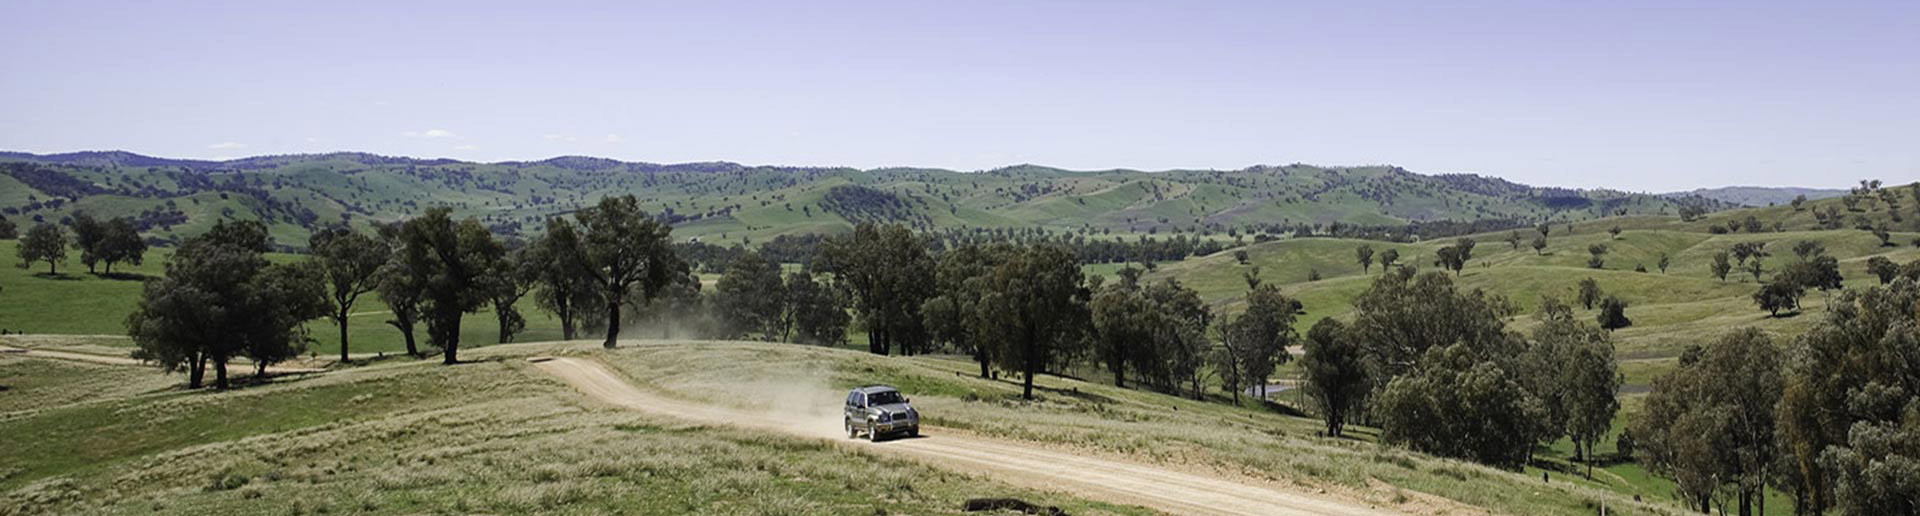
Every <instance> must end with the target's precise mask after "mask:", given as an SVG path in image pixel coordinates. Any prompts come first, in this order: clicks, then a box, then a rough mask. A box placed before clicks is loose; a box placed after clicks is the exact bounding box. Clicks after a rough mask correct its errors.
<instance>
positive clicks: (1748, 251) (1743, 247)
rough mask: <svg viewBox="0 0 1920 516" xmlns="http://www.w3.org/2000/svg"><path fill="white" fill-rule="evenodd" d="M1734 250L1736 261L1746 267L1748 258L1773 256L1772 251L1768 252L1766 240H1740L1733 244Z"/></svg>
mask: <svg viewBox="0 0 1920 516" xmlns="http://www.w3.org/2000/svg"><path fill="white" fill-rule="evenodd" d="M1732 251H1733V258H1734V261H1735V262H1736V263H1738V264H1739V265H1740V266H1741V267H1746V265H1747V260H1753V259H1760V258H1766V257H1768V256H1771V253H1768V252H1767V243H1766V242H1740V243H1737V244H1733V248H1732Z"/></svg>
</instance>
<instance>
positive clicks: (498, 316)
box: [493, 306, 513, 344]
mask: <svg viewBox="0 0 1920 516" xmlns="http://www.w3.org/2000/svg"><path fill="white" fill-rule="evenodd" d="M493 319H494V321H495V322H497V323H498V325H499V328H498V330H497V331H499V332H500V344H506V343H508V342H512V341H513V334H511V333H507V314H506V312H503V311H500V310H499V308H498V307H497V306H496V307H495V309H494V311H493Z"/></svg>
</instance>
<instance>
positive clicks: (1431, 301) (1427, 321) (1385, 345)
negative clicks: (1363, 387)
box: [1350, 269, 1520, 386]
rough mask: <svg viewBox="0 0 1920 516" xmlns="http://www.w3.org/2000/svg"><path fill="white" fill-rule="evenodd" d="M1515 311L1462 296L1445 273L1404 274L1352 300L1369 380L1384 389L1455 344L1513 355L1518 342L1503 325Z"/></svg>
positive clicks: (1496, 300) (1481, 296) (1491, 299)
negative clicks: (1426, 358)
mask: <svg viewBox="0 0 1920 516" xmlns="http://www.w3.org/2000/svg"><path fill="white" fill-rule="evenodd" d="M1511 312H1512V307H1511V306H1509V305H1508V304H1507V303H1506V301H1505V299H1503V298H1500V297H1498V296H1493V295H1490V294H1487V293H1485V292H1481V291H1477V290H1476V291H1472V292H1461V291H1460V290H1458V289H1457V288H1455V286H1454V284H1453V280H1452V278H1448V277H1446V275H1445V274H1442V273H1438V272H1432V273H1426V274H1415V273H1414V272H1413V271H1412V270H1411V269H1400V270H1396V271H1394V273H1393V274H1385V275H1382V276H1380V277H1378V278H1377V279H1375V280H1374V282H1373V285H1372V286H1371V287H1369V288H1368V289H1367V291H1366V292H1363V293H1361V294H1360V296H1359V297H1358V298H1356V299H1355V300H1354V312H1353V314H1354V315H1353V322H1352V323H1351V325H1350V330H1351V331H1352V332H1353V338H1354V340H1355V342H1359V343H1361V346H1363V347H1364V348H1365V349H1366V353H1365V354H1364V356H1365V357H1366V358H1367V362H1368V365H1367V377H1368V378H1369V380H1370V381H1372V382H1374V384H1375V385H1376V386H1380V385H1384V384H1385V383H1386V382H1388V381H1390V380H1392V379H1393V378H1395V377H1397V376H1401V375H1403V374H1406V373H1407V372H1409V371H1412V370H1414V369H1415V368H1416V366H1418V365H1419V364H1420V363H1421V359H1422V357H1424V356H1425V355H1426V354H1427V352H1428V351H1429V350H1433V349H1438V348H1441V347H1445V346H1449V345H1453V344H1456V343H1467V344H1468V345H1469V347H1470V348H1473V352H1474V354H1475V355H1481V351H1485V352H1486V353H1485V354H1484V356H1488V357H1492V356H1509V357H1510V356H1513V355H1514V354H1515V353H1514V352H1515V351H1517V350H1518V349H1519V347H1520V344H1519V339H1518V338H1517V336H1514V335H1511V334H1509V333H1507V332H1506V329H1505V324H1504V323H1502V322H1501V321H1502V318H1504V317H1506V316H1507V315H1510V314H1511Z"/></svg>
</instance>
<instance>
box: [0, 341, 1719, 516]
mask: <svg viewBox="0 0 1920 516" xmlns="http://www.w3.org/2000/svg"><path fill="white" fill-rule="evenodd" d="M596 347H597V346H594V345H593V343H576V344H571V345H568V344H534V345H512V346H497V347H491V348H487V349H485V350H479V351H476V352H475V353H474V354H473V355H472V357H473V358H474V359H475V360H477V361H478V362H476V363H471V364H467V365H462V366H456V367H442V366H437V365H430V364H427V363H421V362H412V361H406V360H402V361H389V362H383V363H380V364H376V365H371V366H365V367H359V368H353V369H346V370H339V371H334V372H329V373H326V374H322V375H312V376H307V377H304V378H283V379H280V380H278V381H276V382H274V383H271V384H267V385H261V386H254V387H248V388H244V389H238V390H235V391H230V392H221V393H207V392H179V391H174V390H171V389H169V388H168V387H167V386H168V385H169V384H170V382H164V381H156V380H155V379H157V378H159V377H158V376H157V375H154V374H152V373H151V371H147V370H143V369H135V368H129V367H125V366H104V365H86V364H71V363H64V362H48V361H44V360H38V359H28V358H14V357H7V356H0V385H8V386H9V389H10V391H9V392H10V393H12V392H20V393H23V394H27V395H28V396H27V397H23V398H11V397H10V398H9V399H8V400H7V401H6V403H8V404H7V405H4V406H0V432H6V433H7V434H8V435H34V436H36V437H35V438H34V439H32V440H30V442H28V443H25V445H24V446H14V447H7V448H4V449H0V464H6V465H7V468H5V469H4V471H0V513H6V514H43V513H71V512H84V513H89V514H131V513H160V514H186V513H204V512H208V511H214V512H261V511H266V512H268V513H272V514H325V513H366V514H421V513H568V514H574V513H616V512H617V513H627V514H680V513H687V512H703V513H727V514H853V513H859V514H867V513H876V511H879V512H886V513H889V514H948V513H954V512H957V509H958V506H959V502H960V501H961V500H963V499H965V498H968V497H980V496H1013V497H1019V498H1024V499H1027V500H1030V501H1035V502H1040V503H1045V504H1052V505H1060V506H1062V507H1064V508H1066V509H1067V510H1068V511H1070V512H1071V513H1072V514H1115V513H1117V514H1132V513H1139V512H1141V511H1139V510H1137V509H1131V508H1127V507H1117V506H1111V505H1107V504H1101V503H1093V502H1087V501H1083V500H1076V499H1073V498H1071V497H1069V496H1065V495H1061V494H1055V493H1044V492H1038V491H1034V490H1032V489H1029V488H1024V487H1020V486H1009V485H1004V484H998V483H995V482H993V481H990V480H987V479H983V478H981V477H976V476H970V475H964V474H955V473H950V472H944V471H940V470H935V469H930V468H928V467H926V466H922V465H919V464H916V463H912V462H907V461H903V460H900V459H891V458H886V457H880V456H875V455H872V454H869V453H867V452H862V451H860V450H857V449H852V448H848V447H842V446H837V445H835V444H834V443H833V442H832V441H815V440H809V439H805V438H798V437H782V436H775V435H766V434H764V433H756V432H749V431H743V430H735V429H729V428H724V427H714V426H705V425H701V426H689V425H685V424H681V423H676V422H674V421H672V420H670V419H662V418H658V417H653V416H648V415H645V414H642V413H636V412H631V411H625V410H620V409H615V408H611V407H607V406H604V405H599V404H597V403H594V402H592V401H590V400H588V399H586V398H584V397H582V396H580V395H578V394H576V393H574V392H572V391H571V390H569V389H568V388H566V387H564V386H562V385H560V384H559V383H558V382H556V381H554V380H552V379H551V378H549V377H545V376H543V375H541V374H540V373H538V372H535V371H532V370H531V368H529V367H528V365H527V364H526V363H525V361H524V360H521V358H522V357H526V356H529V355H533V354H549V353H560V354H566V355H573V356H577V357H583V358H588V359H591V360H598V361H602V362H605V363H608V364H610V365H613V366H615V368H616V369H617V370H619V371H620V372H622V373H624V374H625V375H626V376H627V377H628V379H629V380H632V381H635V382H639V383H642V384H644V385H647V386H650V387H652V388H656V389H661V390H663V391H664V392H667V393H669V394H671V395H674V396H676V397H682V398H686V399H689V400H695V401H703V402H709V403H717V404H722V405H732V406H737V407H744V408H753V407H762V408H764V407H766V406H767V404H768V403H796V402H799V403H813V401H808V400H813V399H815V398H824V400H825V403H826V404H828V406H829V407H831V405H832V404H834V403H836V402H837V400H838V397H839V393H844V390H843V389H844V388H846V387H848V386H851V385H856V384H864V383H872V382H885V383H890V384H893V385H897V386H901V387H903V388H904V389H906V390H907V391H908V392H909V393H911V395H912V396H913V397H914V400H915V402H916V405H918V406H919V407H920V410H921V411H922V412H923V413H924V414H925V415H926V417H927V421H928V423H929V424H935V425H939V428H937V429H932V430H930V432H947V433H955V432H957V433H967V434H974V435H979V436H983V437H990V438H996V439H1006V440H1013V441H1020V442H1029V443H1036V444H1042V445H1046V446H1049V447H1057V448H1061V449H1067V450H1074V451H1077V452H1080V453H1088V454H1097V455H1100V456H1105V457H1112V458H1118V459H1123V460H1128V461H1137V462H1143V463H1148V464H1159V465H1164V466H1167V467H1174V468H1178V469H1182V470H1188V471H1195V472H1205V473H1206V474H1209V475H1217V476H1221V477H1223V478H1228V479H1237V480H1238V481H1243V482H1251V483H1256V484H1257V483H1266V482H1275V483H1279V484H1280V485H1284V486H1291V487H1289V488H1288V489H1295V490H1308V491H1316V492H1322V493H1330V495H1331V496H1338V497H1342V498H1346V499H1350V500H1357V501H1361V502H1363V503H1367V504H1373V505H1376V506H1379V507H1383V508H1397V509H1400V510H1406V511H1414V512H1422V513H1440V512H1459V511H1463V510H1471V511H1473V512H1478V510H1472V509H1468V508H1466V507H1465V506H1469V505H1470V506H1475V507H1484V508H1486V509H1491V510H1493V511H1495V512H1499V513H1506V514H1544V515H1583V514H1590V513H1592V512H1593V511H1594V510H1595V509H1596V508H1597V507H1598V506H1599V505H1601V504H1605V505H1607V506H1608V507H1610V508H1611V510H1613V511H1616V512H1617V511H1623V510H1625V511H1632V512H1633V513H1637V514H1680V513H1681V511H1679V510H1678V509H1675V508H1669V507H1667V506H1665V505H1664V504H1663V503H1661V502H1659V500H1662V499H1663V498H1662V494H1661V493H1662V492H1663V488H1662V486H1661V485H1660V484H1659V483H1658V482H1657V481H1653V480H1650V479H1647V478H1644V476H1643V475H1642V476H1635V475H1634V474H1633V472H1632V471H1623V472H1622V473H1614V472H1611V471H1609V472H1603V473H1602V474H1600V475H1598V476H1596V480H1594V481H1587V480H1582V479H1578V478H1577V476H1576V475H1572V474H1569V473H1564V472H1549V474H1550V475H1551V476H1552V478H1553V481H1552V482H1550V483H1546V484H1542V483H1540V480H1539V479H1540V475H1541V473H1542V471H1540V470H1532V469H1530V470H1528V471H1524V472H1506V471H1500V470H1495V469H1491V468H1486V467H1482V466H1478V465H1474V464H1470V463H1463V462H1459V461H1453V460H1442V459H1433V458H1430V457H1426V456H1422V455H1419V454H1413V453H1407V452H1403V451H1396V450H1390V449H1381V448H1379V447H1377V446H1376V445H1374V444H1372V443H1370V442H1369V440H1370V439H1371V435H1372V433H1371V431H1370V430H1368V429H1364V428H1359V429H1355V431H1354V432H1353V433H1354V435H1355V436H1356V437H1354V438H1350V439H1325V438H1319V437H1315V436H1314V433H1313V432H1314V430H1315V429H1317V428H1318V422H1317V421H1314V420H1310V419H1305V418H1300V417H1296V416H1289V415H1286V414H1285V413H1282V412H1277V411H1274V410H1273V409H1270V408H1267V407H1245V408H1242V407H1234V406H1230V405H1226V404H1220V403H1208V402H1197V401H1192V400H1185V399H1178V398H1170V397H1166V396H1161V395H1157V394H1150V393H1144V392H1139V391H1132V390H1126V389H1117V388H1113V387H1109V386H1105V385H1097V384H1091V383H1086V382H1080V381H1076V380H1070V379H1061V378H1052V377H1048V378H1044V379H1042V381H1041V382H1040V383H1041V385H1040V386H1041V387H1042V389H1041V393H1042V394H1041V397H1040V399H1039V400H1037V401H1034V402H1021V401H1018V399H1017V398H1018V386H1017V385H1015V384H1014V383H1013V382H1010V381H997V380H981V379H978V378H973V377H969V376H967V375H965V374H963V373H966V372H967V371H968V370H969V364H968V363H967V362H965V361H964V359H962V358H959V357H937V356H932V357H928V356H923V357H914V358H898V357H895V358H882V357H874V356H870V355H866V354H863V353H859V352H854V351H845V350H835V349H826V348H812V347H803V346H795V345H786V344H763V343H716V342H634V343H630V345H629V347H627V348H624V349H620V350H615V351H611V352H608V351H601V350H597V349H595V348H596ZM113 375H119V376H124V377H126V378H127V379H128V380H129V381H128V382H99V381H93V380H94V379H97V378H102V377H113ZM743 378H747V379H751V380H747V381H742V379H743ZM1036 419H1044V420H1045V421H1046V422H1047V423H1046V424H1035V421H1036ZM937 436H938V434H937V433H936V434H935V437H936V438H937ZM1603 451H1604V450H1603ZM1542 453H1543V454H1547V455H1550V456H1551V455H1552V454H1554V453H1556V452H1554V451H1553V450H1551V449H1543V450H1542ZM1549 460H1550V461H1552V460H1556V459H1549ZM1552 463H1553V462H1549V464H1552ZM1555 467H1559V466H1555ZM1636 494H1639V495H1642V496H1643V498H1645V499H1646V500H1648V501H1649V502H1652V503H1645V504H1643V503H1637V502H1634V501H1632V496H1633V495H1636Z"/></svg>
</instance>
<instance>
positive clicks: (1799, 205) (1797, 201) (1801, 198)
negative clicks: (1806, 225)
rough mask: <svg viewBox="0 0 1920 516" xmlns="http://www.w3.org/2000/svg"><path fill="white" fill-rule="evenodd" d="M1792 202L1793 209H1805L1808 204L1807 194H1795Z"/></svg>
mask: <svg viewBox="0 0 1920 516" xmlns="http://www.w3.org/2000/svg"><path fill="white" fill-rule="evenodd" d="M1792 204H1793V211H1805V210H1806V204H1807V196H1806V195H1795V196H1793V202H1792Z"/></svg>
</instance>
